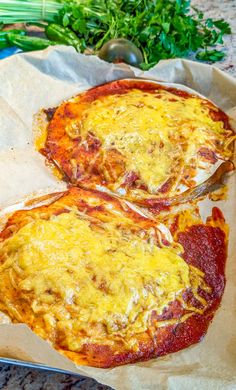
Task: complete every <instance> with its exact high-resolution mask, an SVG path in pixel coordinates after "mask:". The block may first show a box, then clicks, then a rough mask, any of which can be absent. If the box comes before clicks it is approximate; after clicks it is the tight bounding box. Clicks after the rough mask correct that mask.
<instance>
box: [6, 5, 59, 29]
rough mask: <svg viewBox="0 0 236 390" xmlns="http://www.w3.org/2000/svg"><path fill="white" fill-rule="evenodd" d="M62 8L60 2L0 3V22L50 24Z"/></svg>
mask: <svg viewBox="0 0 236 390" xmlns="http://www.w3.org/2000/svg"><path fill="white" fill-rule="evenodd" d="M62 7H63V1H60V0H8V1H4V0H1V1H0V22H1V23H4V24H14V23H27V22H37V21H40V20H44V21H47V22H51V21H53V20H54V17H55V16H56V15H57V13H58V11H59V10H60V9H61V8H62Z"/></svg>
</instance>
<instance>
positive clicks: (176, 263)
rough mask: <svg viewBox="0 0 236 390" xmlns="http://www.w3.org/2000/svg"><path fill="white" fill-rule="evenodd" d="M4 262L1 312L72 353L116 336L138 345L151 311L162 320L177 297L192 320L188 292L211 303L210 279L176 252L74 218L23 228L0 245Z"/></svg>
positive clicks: (0, 281) (38, 222)
mask: <svg viewBox="0 0 236 390" xmlns="http://www.w3.org/2000/svg"><path fill="white" fill-rule="evenodd" d="M0 259H1V264H2V265H1V266H0V273H1V278H0V309H2V310H3V311H4V312H5V313H7V314H9V315H10V317H11V318H13V320H15V321H18V322H19V321H22V322H26V323H28V324H29V325H30V326H31V328H32V329H33V330H34V331H35V332H36V333H38V334H39V335H40V336H42V337H44V338H46V339H50V340H51V342H52V343H56V342H57V341H55V340H58V339H59V340H60V345H63V346H64V348H66V349H69V350H72V351H79V350H80V349H81V348H82V346H83V344H85V343H86V342H91V341H93V342H98V343H104V344H107V343H109V342H110V343H112V340H114V339H115V338H117V337H123V339H127V338H128V340H129V342H130V343H132V342H133V341H132V340H133V339H132V337H133V336H134V335H135V334H137V333H140V332H143V331H145V330H146V329H147V328H148V327H149V326H150V319H151V313H152V311H155V312H156V313H157V314H161V313H162V312H163V309H164V308H166V307H167V306H168V304H169V303H170V302H172V301H174V300H176V299H179V300H181V302H182V304H183V305H185V306H186V309H187V310H189V314H188V315H191V314H193V313H194V311H199V309H197V308H194V307H188V306H187V304H186V303H185V302H184V301H183V300H182V294H183V292H184V291H186V289H188V288H191V289H192V292H193V293H194V295H195V297H196V298H197V299H198V300H199V302H200V304H201V305H203V307H204V305H206V302H205V301H204V300H203V299H202V298H201V297H199V296H198V294H197V291H198V288H199V286H201V288H206V286H205V284H204V280H203V278H204V274H203V273H202V272H201V271H199V270H198V269H196V268H194V267H191V266H189V265H188V264H187V263H186V262H185V261H184V260H183V258H182V257H181V256H180V255H179V253H177V249H172V248H167V247H163V248H158V247H157V246H156V245H154V244H153V242H151V241H150V242H146V241H144V240H143V239H142V238H141V237H140V236H139V235H134V234H131V233H130V232H124V231H121V230H118V229H117V227H116V228H115V227H114V226H113V225H112V224H102V225H100V226H98V225H91V224H90V222H89V221H87V220H82V219H79V218H78V215H76V213H74V212H69V213H64V214H61V215H59V216H53V217H51V219H50V220H42V219H37V220H35V221H33V222H31V223H29V224H28V225H25V226H24V227H22V228H21V229H20V230H19V231H18V232H17V233H15V234H14V235H13V236H12V237H10V238H8V239H7V240H5V241H4V242H3V243H2V244H0ZM18 298H19V301H18ZM200 311H201V310H200ZM172 322H177V320H172ZM162 325H163V323H162V321H159V322H158V323H157V324H156V326H162Z"/></svg>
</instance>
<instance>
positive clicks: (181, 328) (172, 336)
mask: <svg viewBox="0 0 236 390" xmlns="http://www.w3.org/2000/svg"><path fill="white" fill-rule="evenodd" d="M111 204H112V206H113V207H114V209H115V210H116V211H119V212H120V214H121V215H122V217H124V218H125V220H124V225H126V223H128V226H129V229H131V230H134V231H135V230H137V229H138V230H140V229H142V231H146V232H147V231H148V229H149V228H150V227H152V228H155V227H156V226H157V224H156V221H154V220H152V219H147V218H145V217H143V216H141V215H139V214H137V213H136V212H135V211H133V210H131V209H130V208H129V207H128V206H127V205H125V204H124V203H123V202H120V201H119V200H117V199H115V198H113V197H111V196H109V195H107V194H104V193H101V192H98V191H85V190H83V189H80V188H70V189H69V190H68V191H66V192H65V193H61V194H57V200H56V201H55V202H53V203H51V204H50V205H47V206H41V207H37V208H34V209H32V210H21V211H17V212H15V213H14V214H13V215H12V216H11V217H10V218H9V220H8V222H7V224H6V226H5V228H4V229H3V231H2V232H1V233H0V239H1V240H5V239H7V238H8V237H10V236H11V235H13V234H14V233H15V232H17V231H18V230H19V229H20V228H21V227H23V226H24V225H26V224H27V223H29V222H30V221H32V220H34V219H37V218H41V219H48V218H50V217H51V216H52V215H59V214H61V213H65V212H68V210H70V208H71V207H74V208H77V209H78V210H79V211H82V212H85V213H86V214H87V215H88V216H89V217H90V218H91V219H92V220H93V223H97V221H100V222H101V221H103V222H104V221H111V220H112V221H115V220H116V216H115V215H114V214H113V213H112V212H111V211H110V210H111V209H110V208H107V205H111ZM118 220H119V223H117V228H120V227H121V225H122V220H121V219H120V218H119V219H117V221H118ZM120 221H121V222H120ZM212 221H213V222H214V223H213V222H212ZM221 225H222V228H221V227H220V226H221ZM223 226H224V219H223V217H222V214H221V213H220V212H217V211H216V210H215V211H214V213H213V216H212V218H210V219H209V220H208V222H207V224H205V225H204V224H197V225H192V226H190V227H189V228H187V229H186V230H185V231H179V232H178V226H177V225H176V227H175V232H176V235H177V237H178V241H179V243H181V244H182V245H183V247H184V250H185V252H184V255H183V257H184V259H185V260H186V262H187V263H189V264H191V265H193V266H195V267H197V268H199V269H200V270H202V271H203V272H204V273H205V280H206V282H207V284H208V285H209V286H210V287H211V292H206V291H199V294H200V295H201V296H202V297H203V298H204V299H205V300H206V301H207V308H206V310H205V311H204V312H203V314H194V315H192V316H191V317H189V318H188V319H187V320H185V321H184V322H181V318H183V316H184V315H185V314H186V311H185V309H183V307H182V306H181V304H180V303H179V302H178V301H174V302H171V303H170V304H169V307H168V308H166V310H164V312H163V313H162V315H161V316H157V315H156V313H155V312H153V315H152V320H151V324H150V326H149V329H148V331H146V332H143V333H140V334H138V335H136V338H137V339H138V346H137V347H136V348H135V350H134V349H132V348H131V347H130V346H127V345H126V343H124V342H122V341H120V342H119V341H116V340H114V344H113V345H112V346H111V345H98V344H93V343H91V344H90V343H88V344H86V345H84V347H83V350H82V351H81V352H80V353H76V352H72V351H68V350H65V349H63V346H62V344H61V341H60V335H59V336H58V337H57V341H56V343H55V344H54V347H55V348H56V349H58V350H59V351H60V352H61V353H63V354H65V355H66V356H68V357H69V358H70V359H72V360H73V361H74V362H75V363H77V364H85V365H90V366H95V367H113V366H118V365H122V364H126V363H134V362H137V361H143V360H147V359H150V358H153V357H158V356H162V355H165V354H168V353H172V352H176V351H178V350H181V349H183V348H185V347H187V346H189V345H191V344H194V343H196V342H198V341H200V340H201V339H202V337H203V336H204V335H205V333H206V331H207V328H208V326H209V324H210V322H211V320H212V318H213V315H214V312H215V310H216V309H217V307H218V306H219V304H220V300H221V297H222V294H223V291H224V284H225V277H224V265H225V260H226V236H225V233H224V231H223ZM6 294H9V292H8V290H7V286H6ZM27 299H30V297H28V298H27ZM184 299H185V300H186V301H188V302H191V304H192V305H196V302H195V301H194V297H193V295H192V294H191V293H190V292H189V293H188V292H186V296H185V297H184ZM17 300H19V297H18V296H17V290H16V291H15V302H16V303H17V302H18V301H17ZM18 304H19V307H20V304H21V303H20V300H19V302H18ZM22 315H23V316H24V310H23V314H22ZM24 318H25V322H26V323H27V324H28V325H29V326H31V327H32V329H34V319H33V318H32V314H29V315H28V314H27V315H25V317H24ZM12 319H13V321H14V322H19V321H17V319H16V318H12ZM171 319H177V320H178V321H177V324H176V323H175V324H174V325H166V326H162V327H159V328H156V327H155V323H156V321H157V320H158V321H160V320H166V321H168V320H171ZM37 321H38V325H37V326H39V327H40V326H43V323H42V321H41V322H40V319H38V320H37ZM37 321H36V322H37ZM49 338H50V337H49ZM62 341H63V340H62ZM127 341H128V340H127Z"/></svg>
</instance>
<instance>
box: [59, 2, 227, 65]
mask: <svg viewBox="0 0 236 390" xmlns="http://www.w3.org/2000/svg"><path fill="white" fill-rule="evenodd" d="M190 3H191V1H190V0H175V1H174V0H153V1H149V0H80V2H71V1H68V2H67V3H66V4H65V5H64V6H63V8H62V9H61V10H60V11H59V14H58V16H57V18H56V21H57V22H58V23H60V24H62V25H63V26H65V27H70V28H71V29H72V30H74V31H75V32H76V34H77V35H78V37H79V38H80V39H82V41H83V46H84V49H86V48H87V47H88V48H91V47H93V48H94V50H95V51H97V50H99V49H100V48H101V47H102V45H103V44H104V43H106V42H107V41H109V40H110V39H115V38H126V39H129V40H130V41H132V42H133V43H134V44H135V45H136V46H137V47H138V48H140V50H141V51H142V53H143V56H144V63H143V64H142V65H141V67H142V68H143V69H149V68H150V67H152V66H153V65H155V64H156V63H157V62H158V61H159V60H161V59H166V58H176V57H186V56H187V55H188V54H190V53H191V52H196V51H197V50H198V49H204V50H203V51H201V52H198V53H197V58H198V59H200V60H202V61H210V62H214V61H218V60H219V59H222V58H223V57H224V53H223V52H220V51H217V50H209V48H210V47H212V46H214V45H216V44H222V43H223V36H224V34H230V33H231V30H230V26H229V24H228V23H227V22H226V21H224V20H223V19H220V20H213V19H211V18H208V19H204V15H203V13H202V12H201V11H199V10H198V9H196V8H190Z"/></svg>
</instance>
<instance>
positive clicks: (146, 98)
mask: <svg viewBox="0 0 236 390" xmlns="http://www.w3.org/2000/svg"><path fill="white" fill-rule="evenodd" d="M48 113H49V114H50V115H49V116H50V120H49V124H48V127H47V131H46V137H45V143H44V146H43V148H41V152H42V153H43V154H44V155H45V156H46V157H47V159H48V161H50V162H53V163H54V164H55V166H56V167H58V168H59V170H60V171H61V172H62V173H63V176H64V179H65V180H67V181H68V182H69V183H72V184H73V185H78V186H80V187H84V188H90V189H102V190H104V189H105V190H108V191H112V193H114V194H116V195H118V196H120V197H123V198H125V199H128V200H130V201H133V202H135V203H138V204H140V205H142V206H145V207H156V208H157V209H160V210H161V209H162V208H166V207H169V206H170V205H173V204H178V203H183V202H186V201H189V200H190V199H194V198H197V197H199V196H201V195H202V194H205V193H206V192H207V191H209V189H210V187H211V186H212V185H214V184H215V183H216V182H218V181H219V180H220V178H221V177H222V175H223V174H224V173H225V172H227V171H230V170H231V169H232V168H233V165H232V163H230V161H229V160H230V158H231V156H232V142H233V140H234V138H235V136H234V133H233V130H232V128H231V127H230V124H229V119H228V117H227V115H226V114H224V113H223V112H222V111H221V110H220V109H219V108H217V107H216V106H215V105H214V104H213V103H211V102H210V101H208V100H206V99H205V98H203V97H200V96H198V95H193V94H190V93H188V92H185V91H182V90H179V89H176V88H169V87H166V86H163V85H159V84H157V83H155V82H150V81H145V80H132V79H130V80H118V81H114V82H111V83H108V84H105V85H101V86H98V87H95V88H92V89H89V90H88V91H85V92H83V93H81V94H79V95H78V96H75V97H74V98H72V99H69V100H68V101H65V102H63V103H62V104H61V105H60V106H59V107H58V108H56V109H55V110H49V111H48Z"/></svg>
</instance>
